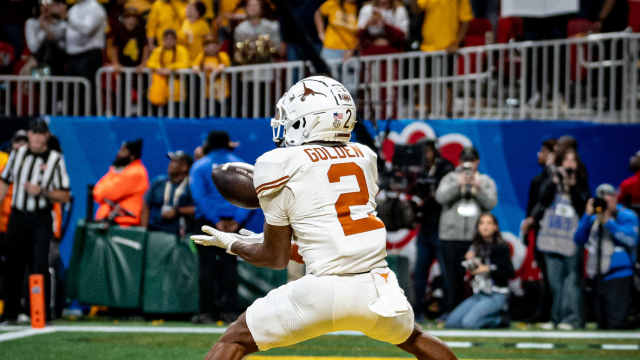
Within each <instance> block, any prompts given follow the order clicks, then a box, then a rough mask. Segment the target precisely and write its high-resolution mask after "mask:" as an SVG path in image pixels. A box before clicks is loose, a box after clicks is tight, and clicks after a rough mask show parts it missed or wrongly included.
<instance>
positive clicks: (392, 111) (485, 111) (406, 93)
mask: <svg viewBox="0 0 640 360" xmlns="http://www.w3.org/2000/svg"><path fill="white" fill-rule="evenodd" d="M639 42H640V34H631V33H612V34H596V35H589V36H587V37H583V38H572V39H563V40H554V41H541V42H520V43H509V44H493V45H486V46H477V47H467V48H462V49H460V50H459V51H458V52H457V53H456V54H453V55H448V54H446V53H444V52H432V53H424V52H412V53H401V54H394V55H380V56H367V57H360V58H354V59H350V60H348V61H347V62H345V64H344V65H343V68H342V73H341V75H342V76H343V78H344V76H345V75H346V74H345V73H359V76H356V77H355V80H356V82H357V84H355V85H354V84H350V83H349V81H346V82H345V84H346V85H347V86H348V87H351V88H354V87H355V88H356V89H357V91H356V97H357V98H358V99H359V100H360V105H361V106H364V108H363V109H361V110H362V111H363V113H364V117H365V118H366V119H383V118H407V119H425V118H432V119H444V118H475V119H513V120H518V119H522V120H524V119H538V120H551V119H570V120H589V121H599V122H634V121H638V102H639V100H640V99H639V95H640V94H639V92H638V86H639V84H638V73H639V72H640V63H639V56H640V53H639V49H640V46H639ZM338 74H340V72H338ZM434 75H435V76H434Z"/></svg>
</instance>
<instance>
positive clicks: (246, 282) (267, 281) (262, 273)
mask: <svg viewBox="0 0 640 360" xmlns="http://www.w3.org/2000/svg"><path fill="white" fill-rule="evenodd" d="M286 283H287V270H273V269H268V268H263V267H257V266H253V265H251V264H249V263H248V262H246V261H242V260H240V259H238V299H239V301H240V306H242V308H246V307H247V306H249V305H251V303H252V302H254V301H255V300H256V299H257V298H260V297H263V296H265V295H266V294H267V293H268V292H269V291H270V290H271V289H275V288H277V287H278V286H280V285H284V284H286Z"/></svg>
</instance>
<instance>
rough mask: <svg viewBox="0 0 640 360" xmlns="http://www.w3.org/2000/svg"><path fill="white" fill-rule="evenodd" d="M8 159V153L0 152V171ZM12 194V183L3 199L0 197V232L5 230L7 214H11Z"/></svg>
mask: <svg viewBox="0 0 640 360" xmlns="http://www.w3.org/2000/svg"><path fill="white" fill-rule="evenodd" d="M8 161H9V155H7V153H5V152H0V173H1V172H2V171H3V170H4V167H5V166H7V162H8ZM12 195H13V184H10V185H9V189H8V190H7V194H6V195H5V197H4V199H0V233H5V232H7V225H8V224H9V215H10V214H11V197H12Z"/></svg>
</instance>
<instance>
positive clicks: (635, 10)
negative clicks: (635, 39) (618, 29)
mask: <svg viewBox="0 0 640 360" xmlns="http://www.w3.org/2000/svg"><path fill="white" fill-rule="evenodd" d="M629 26H631V28H632V29H633V31H634V32H640V0H629Z"/></svg>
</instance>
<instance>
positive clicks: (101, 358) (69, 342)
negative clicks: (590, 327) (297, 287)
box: [0, 332, 640, 360]
mask: <svg viewBox="0 0 640 360" xmlns="http://www.w3.org/2000/svg"><path fill="white" fill-rule="evenodd" d="M218 337H219V335H214V334H164V333H144V334H135V333H86V332H56V333H50V334H40V335H35V336H31V337H27V338H22V339H17V340H11V341H7V342H3V343H0V349H1V350H0V353H2V356H0V357H1V358H3V359H11V360H14V359H15V360H21V359H25V360H26V359H29V360H34V359H35V360H48V359H52V360H53V359H55V360H66V359H92V360H111V359H139V360H145V359H149V360H151V359H153V360H176V359H185V360H188V359H194V360H195V359H202V358H203V357H204V355H205V354H206V352H207V350H208V349H209V347H210V346H211V345H212V344H213V343H214V342H215V341H216V339H218ZM444 340H446V341H464V342H472V343H474V347H472V348H465V349H463V348H455V349H453V350H454V352H455V353H456V355H458V357H459V358H461V359H470V360H475V359H518V360H521V359H522V360H526V359H549V360H556V359H557V360H584V359H610V360H614V359H615V360H631V359H634V360H640V351H638V350H633V351H631V350H624V351H621V350H615V351H612V350H600V349H598V348H596V346H595V345H597V344H604V343H606V344H640V342H639V341H638V340H622V339H586V340H582V339H581V340H578V339H576V340H573V339H534V340H532V341H530V340H527V339H513V338H508V339H501V338H444ZM516 342H535V343H554V344H559V346H560V347H559V348H556V349H553V350H537V349H533V350H532V349H516V348H515V347H514V346H513V344H514V343H516ZM505 344H506V345H505ZM510 344H511V345H510ZM259 355H261V356H294V355H296V356H333V357H338V358H340V357H362V358H367V357H378V358H381V357H382V358H384V357H394V358H405V357H407V358H410V357H408V356H407V355H406V354H405V353H404V352H402V351H401V350H399V349H397V348H396V347H394V346H391V345H389V344H385V343H382V342H378V341H375V340H371V339H368V338H366V337H363V336H323V337H320V338H317V339H314V340H310V341H306V342H304V343H302V344H298V345H296V346H292V347H287V348H281V349H273V350H270V351H267V352H264V353H260V354H259ZM249 359H250V358H249Z"/></svg>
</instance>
